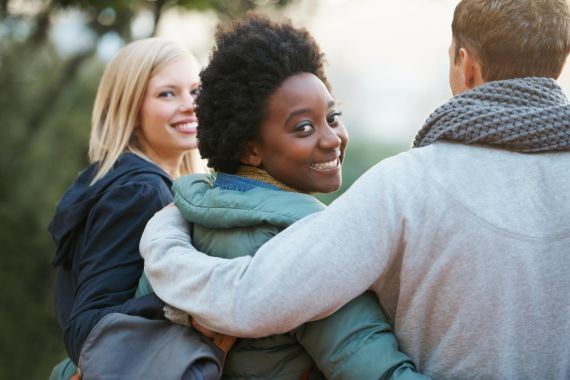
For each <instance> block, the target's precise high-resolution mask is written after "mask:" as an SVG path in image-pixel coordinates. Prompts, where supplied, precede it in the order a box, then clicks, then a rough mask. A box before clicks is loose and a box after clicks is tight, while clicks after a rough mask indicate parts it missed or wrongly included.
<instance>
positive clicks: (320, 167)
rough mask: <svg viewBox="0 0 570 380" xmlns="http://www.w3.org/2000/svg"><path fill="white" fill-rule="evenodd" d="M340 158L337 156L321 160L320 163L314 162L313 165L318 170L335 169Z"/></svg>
mask: <svg viewBox="0 0 570 380" xmlns="http://www.w3.org/2000/svg"><path fill="white" fill-rule="evenodd" d="M338 164H339V160H338V159H337V158H335V159H334V160H332V161H329V162H320V163H318V164H312V165H311V167H312V168H313V169H317V170H326V169H334V168H336V167H337V166H338Z"/></svg>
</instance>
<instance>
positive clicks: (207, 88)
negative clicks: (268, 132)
mask: <svg viewBox="0 0 570 380" xmlns="http://www.w3.org/2000/svg"><path fill="white" fill-rule="evenodd" d="M324 64H325V60H324V54H323V53H322V52H321V50H320V48H319V45H318V44H317V42H316V41H315V39H314V38H313V37H312V36H311V35H310V34H309V32H307V30H305V29H302V28H295V27H293V25H292V24H291V22H290V21H285V22H274V21H272V20H270V19H269V18H268V17H267V16H264V15H262V14H260V13H256V12H252V13H248V15H247V16H246V18H245V19H244V20H241V21H236V22H234V23H233V24H232V25H231V27H230V28H229V29H228V30H223V29H221V28H220V27H218V30H217V31H216V47H215V48H214V50H213V52H212V55H211V60H210V63H209V65H208V66H207V67H206V68H205V69H204V70H202V72H201V73H200V78H201V81H202V91H201V93H200V95H199V96H198V99H197V110H196V115H197V117H198V120H199V127H198V148H199V150H200V154H201V155H202V157H203V158H207V159H208V166H210V167H212V168H213V169H214V170H217V171H223V172H226V173H235V172H236V171H237V169H238V167H239V166H240V157H241V156H242V155H243V153H244V151H245V148H246V144H247V142H248V141H253V140H255V139H257V138H258V137H259V133H260V125H261V122H262V120H263V118H264V117H265V110H266V106H267V102H268V99H269V97H270V96H271V95H272V93H273V92H274V91H275V90H276V89H277V88H279V86H280V85H281V84H282V83H283V82H284V81H285V80H286V79H287V78H289V77H291V76H293V75H295V74H299V73H304V72H306V73H312V74H314V75H315V76H317V77H318V78H319V79H320V80H321V81H322V82H323V83H324V84H325V85H326V86H327V88H328V87H329V84H328V81H327V78H326V76H325V70H324Z"/></svg>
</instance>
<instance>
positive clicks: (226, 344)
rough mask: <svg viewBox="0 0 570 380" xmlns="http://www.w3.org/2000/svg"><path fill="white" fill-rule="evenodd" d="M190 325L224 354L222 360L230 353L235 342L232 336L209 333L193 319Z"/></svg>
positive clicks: (209, 331)
mask: <svg viewBox="0 0 570 380" xmlns="http://www.w3.org/2000/svg"><path fill="white" fill-rule="evenodd" d="M191 323H192V326H193V327H194V328H195V329H196V330H198V331H199V332H201V333H202V334H204V335H205V336H207V337H208V338H210V339H212V342H213V343H214V344H215V345H216V346H217V347H218V348H219V349H220V350H222V352H223V353H224V358H225V357H226V356H227V355H228V352H230V349H231V348H232V346H233V345H234V343H235V342H236V338H235V337H234V336H229V335H224V334H220V333H217V332H214V331H211V330H209V329H207V328H205V327H204V326H202V325H201V324H200V323H198V322H196V320H195V319H194V318H191Z"/></svg>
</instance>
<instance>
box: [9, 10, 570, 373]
mask: <svg viewBox="0 0 570 380" xmlns="http://www.w3.org/2000/svg"><path fill="white" fill-rule="evenodd" d="M456 3H457V1H456V0H400V1H397V0H178V1H166V0H139V1H135V0H117V1H111V0H93V1H87V0H79V1H73V0H0V89H1V91H0V128H1V131H2V134H1V135H0V252H1V254H0V279H1V280H0V281H1V291H0V356H1V357H2V365H1V366H0V378H2V379H12V378H16V377H26V378H29V379H45V378H47V376H48V374H49V371H50V370H51V368H52V366H53V365H54V364H55V363H56V362H58V361H59V360H60V359H61V358H63V357H64V355H65V353H64V348H63V343H62V339H61V335H60V332H59V328H58V327H57V324H56V322H55V319H54V318H53V312H52V286H53V279H54V271H53V270H52V269H51V268H50V264H49V262H50V259H51V257H52V255H53V252H54V248H53V244H52V242H51V238H50V237H49V235H48V232H47V226H48V223H49V221H50V219H51V217H52V215H53V212H54V209H55V205H56V203H57V201H58V199H59V197H60V196H61V195H62V193H63V192H64V190H65V188H66V187H67V186H68V185H69V184H70V183H71V182H72V181H73V179H74V178H75V176H76V175H77V174H78V172H79V171H80V170H81V169H82V168H84V167H85V166H86V165H87V155H86V152H87V142H88V135H89V128H90V121H89V120H90V113H91V107H92V104H93V100H94V96H95V91H96V87H97V83H98V80H99V77H100V75H101V73H102V70H103V68H104V64H105V62H106V60H108V59H109V57H111V56H112V55H113V54H114V52H115V51H116V50H117V49H118V48H119V47H120V46H122V45H123V44H125V43H126V42H129V41H131V40H133V39H138V38H144V37H148V36H151V35H161V36H166V37H169V38H173V39H176V40H179V41H180V42H182V43H184V44H186V45H187V46H188V47H189V48H190V49H191V50H192V51H193V52H194V53H195V54H196V55H197V57H198V58H199V60H200V61H201V63H202V64H204V65H205V64H206V63H207V60H208V54H209V50H210V48H211V47H212V43H213V42H212V36H213V33H214V31H215V27H216V25H217V24H218V23H219V22H222V23H227V22H228V21H230V20H231V19H232V18H236V17H239V16H240V15H243V14H244V12H245V11H246V10H248V9H250V8H256V7H257V8H260V9H262V10H264V11H265V12H267V13H269V14H270V15H272V16H274V17H276V18H278V17H283V16H285V17H290V18H292V20H293V22H294V24H295V25H298V26H305V27H307V28H308V29H309V30H310V31H311V32H312V33H313V34H314V35H315V36H316V38H317V40H318V41H319V42H320V43H321V46H322V48H323V50H324V51H325V53H326V54H327V57H328V62H329V65H328V75H329V79H330V82H331V84H332V86H333V90H334V93H333V95H334V96H335V97H336V98H337V100H338V101H339V102H340V104H341V108H342V110H343V112H344V116H343V119H344V121H345V123H346V125H347V128H348V130H349V132H350V133H351V144H350V146H349V151H348V158H347V161H346V163H345V166H344V170H343V171H344V179H345V184H344V186H343V189H342V190H341V192H342V191H343V190H344V189H346V188H347V187H348V186H349V185H350V184H351V183H352V182H353V181H354V179H355V178H357V177H358V176H360V175H361V174H362V173H363V172H364V171H365V170H366V169H368V168H369V167H370V166H372V165H373V164H374V163H376V162H378V161H379V160H381V159H382V158H384V157H387V156H389V155H393V154H396V153H398V152H401V151H404V150H407V149H408V148H409V146H410V142H411V140H412V138H413V136H414V134H415V132H416V130H417V129H418V128H419V127H420V126H421V124H422V122H423V120H424V119H425V118H426V117H427V115H428V114H429V113H430V112H431V111H432V110H433V109H435V108H436V107H437V106H438V105H440V104H441V103H443V102H445V101H446V100H447V99H448V98H449V97H450V96H451V94H450V91H449V87H448V84H447V73H448V58H447V47H448V46H449V42H450V38H451V31H450V24H451V18H452V14H453V8H454V6H455V4H456ZM561 84H562V85H563V87H564V88H565V89H566V90H567V91H568V89H569V88H570V73H569V70H568V69H566V70H565V71H564V73H563V76H562V78H561ZM341 192H339V193H337V194H336V195H338V194H340V193H341ZM323 199H324V200H325V201H327V202H329V201H330V200H331V199H332V197H323Z"/></svg>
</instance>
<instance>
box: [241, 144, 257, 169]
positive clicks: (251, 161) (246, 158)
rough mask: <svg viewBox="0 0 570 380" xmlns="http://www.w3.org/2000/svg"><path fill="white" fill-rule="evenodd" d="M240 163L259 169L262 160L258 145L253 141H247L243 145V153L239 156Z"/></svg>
mask: <svg viewBox="0 0 570 380" xmlns="http://www.w3.org/2000/svg"><path fill="white" fill-rule="evenodd" d="M240 162H241V163H242V164H245V165H249V166H255V167H256V168H258V167H260V166H261V164H262V162H263V160H262V159H261V152H260V151H259V147H258V144H257V143H256V142H254V141H248V142H247V144H246V145H245V151H244V153H243V154H242V155H241V158H240Z"/></svg>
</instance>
